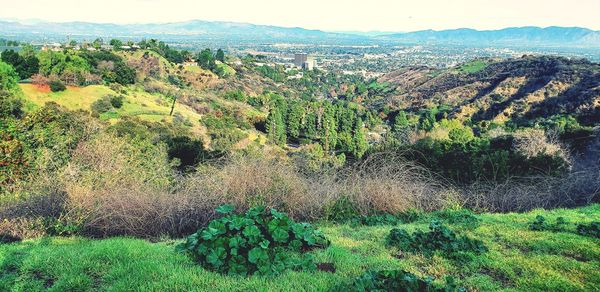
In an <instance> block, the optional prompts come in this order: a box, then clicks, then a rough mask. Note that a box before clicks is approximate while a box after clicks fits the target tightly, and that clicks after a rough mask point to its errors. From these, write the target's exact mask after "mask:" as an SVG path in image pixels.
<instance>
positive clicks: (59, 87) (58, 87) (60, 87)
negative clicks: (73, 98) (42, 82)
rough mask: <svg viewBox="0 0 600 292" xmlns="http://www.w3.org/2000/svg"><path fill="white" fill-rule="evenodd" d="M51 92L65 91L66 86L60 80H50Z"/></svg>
mask: <svg viewBox="0 0 600 292" xmlns="http://www.w3.org/2000/svg"><path fill="white" fill-rule="evenodd" d="M49 85H50V90H52V92H59V91H65V90H66V89H67V87H66V86H65V85H64V84H63V83H62V81H60V80H52V81H50V83H49Z"/></svg>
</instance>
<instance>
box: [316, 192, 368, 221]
mask: <svg viewBox="0 0 600 292" xmlns="http://www.w3.org/2000/svg"><path fill="white" fill-rule="evenodd" d="M324 210H325V218H327V220H328V221H332V222H348V221H350V220H352V218H355V217H358V216H360V214H359V213H358V210H357V209H356V207H355V206H354V204H353V203H352V201H351V200H350V198H348V197H347V196H342V197H340V198H338V199H337V200H335V201H333V203H332V204H331V205H330V206H327V207H325V209H324Z"/></svg>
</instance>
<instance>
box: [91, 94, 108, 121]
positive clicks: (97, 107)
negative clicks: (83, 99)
mask: <svg viewBox="0 0 600 292" xmlns="http://www.w3.org/2000/svg"><path fill="white" fill-rule="evenodd" d="M91 108H92V116H95V117H98V116H100V115H101V114H103V113H106V112H108V111H110V110H112V109H113V105H112V102H111V97H110V96H104V97H102V98H100V99H98V100H96V101H94V102H93V103H92V106H91Z"/></svg>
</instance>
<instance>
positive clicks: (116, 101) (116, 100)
mask: <svg viewBox="0 0 600 292" xmlns="http://www.w3.org/2000/svg"><path fill="white" fill-rule="evenodd" d="M124 100H125V97H124V96H122V95H117V96H111V97H110V104H111V105H112V106H113V107H114V108H121V107H122V106H123V101H124Z"/></svg>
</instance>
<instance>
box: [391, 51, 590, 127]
mask: <svg viewBox="0 0 600 292" xmlns="http://www.w3.org/2000/svg"><path fill="white" fill-rule="evenodd" d="M379 81H380V82H389V83H390V84H391V86H392V87H394V88H395V90H396V92H397V93H396V94H395V95H394V96H393V97H391V98H390V99H389V102H390V103H391V104H398V105H401V106H403V107H410V108H420V107H423V106H427V105H428V104H429V105H430V104H437V105H439V104H444V105H448V106H450V107H451V108H452V110H451V115H450V116H451V117H457V118H459V119H461V120H465V119H471V120H472V121H475V122H477V121H484V120H485V121H494V122H499V123H503V122H506V121H508V120H513V121H517V122H527V121H531V120H535V119H537V118H548V117H551V116H553V115H573V116H576V117H577V119H578V120H579V122H580V123H582V124H585V125H593V124H596V123H598V122H599V121H600V64H597V63H590V62H588V61H585V60H569V59H566V58H561V57H547V56H541V57H536V56H524V57H522V58H518V59H508V60H493V59H484V60H477V61H473V62H471V63H467V64H463V65H460V66H458V67H456V68H454V69H451V70H443V71H440V70H434V69H430V68H426V67H415V68H406V69H402V70H399V71H397V72H393V73H391V74H388V75H386V76H384V77H382V78H380V79H379Z"/></svg>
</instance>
